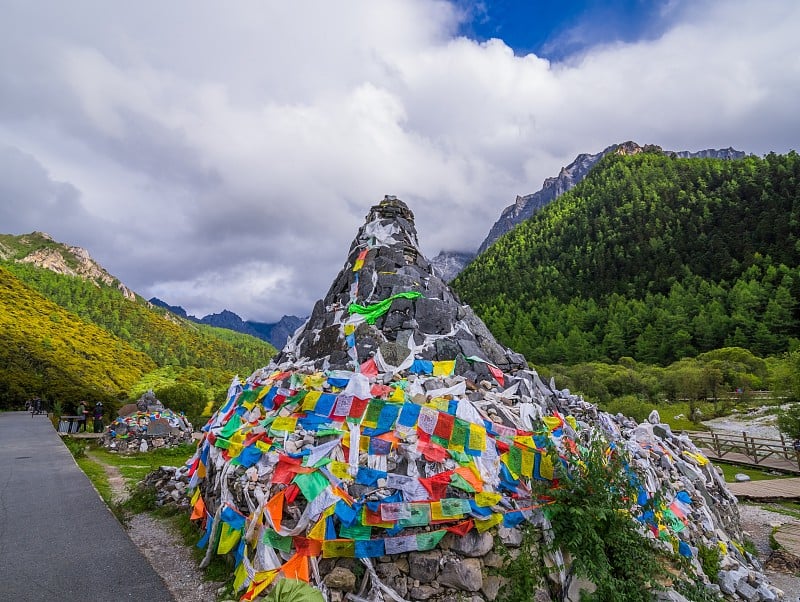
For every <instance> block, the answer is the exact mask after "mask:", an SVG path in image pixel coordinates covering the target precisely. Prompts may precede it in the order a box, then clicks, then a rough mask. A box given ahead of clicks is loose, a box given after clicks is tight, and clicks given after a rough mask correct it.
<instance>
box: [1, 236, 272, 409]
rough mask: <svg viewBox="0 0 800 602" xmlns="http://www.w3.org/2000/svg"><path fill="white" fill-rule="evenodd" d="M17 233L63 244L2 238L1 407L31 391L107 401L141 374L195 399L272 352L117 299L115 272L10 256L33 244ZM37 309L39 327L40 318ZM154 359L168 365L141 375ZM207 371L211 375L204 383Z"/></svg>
mask: <svg viewBox="0 0 800 602" xmlns="http://www.w3.org/2000/svg"><path fill="white" fill-rule="evenodd" d="M20 239H24V241H29V240H31V239H33V240H34V244H35V245H36V247H37V248H39V249H41V248H51V249H55V250H58V251H62V250H63V249H65V247H64V245H61V244H60V243H55V242H53V241H51V240H48V239H39V238H38V237H32V236H26V237H12V236H3V237H2V238H1V239H0V245H2V247H3V250H4V253H3V255H4V256H5V257H7V258H8V259H7V260H6V261H0V269H2V281H3V286H4V291H3V299H2V305H1V306H0V312H2V317H0V320H2V322H0V324H7V327H4V331H3V332H2V334H0V337H2V341H0V343H5V344H3V349H2V350H0V354H2V356H3V363H2V366H1V367H0V369H2V370H3V377H4V378H3V382H2V383H0V387H2V392H0V408H8V407H22V405H23V404H24V402H25V401H26V400H28V399H30V398H32V397H34V396H39V397H42V398H43V399H45V400H49V402H50V405H51V406H52V403H53V402H54V401H58V402H61V403H62V404H63V407H64V410H65V411H70V409H71V408H72V407H73V406H75V405H76V403H77V401H79V400H80V399H86V400H92V399H95V398H98V399H100V398H102V400H103V401H104V402H108V403H111V404H114V400H115V399H119V400H125V399H128V400H130V399H131V398H135V396H136V395H137V394H141V390H142V387H143V386H144V385H143V384H142V383H149V384H155V385H157V386H161V387H162V388H164V387H168V386H169V387H173V388H172V389H171V390H172V392H173V393H175V389H174V385H176V384H177V385H181V386H183V387H184V388H187V389H188V388H189V387H192V388H191V391H190V393H191V396H192V397H193V398H197V399H199V398H201V397H202V399H208V398H210V397H211V396H212V395H216V394H218V389H219V388H220V387H226V386H227V384H228V382H229V381H230V379H231V378H232V377H233V375H234V374H237V373H238V374H249V373H250V372H252V371H253V370H254V369H256V368H258V367H260V366H263V365H266V364H267V363H269V360H270V358H271V357H272V356H273V355H274V353H275V348H274V347H272V346H271V345H269V344H268V343H266V342H264V341H261V340H259V339H256V338H255V337H251V336H249V335H244V334H240V333H236V332H232V331H229V330H226V329H222V328H215V327H212V326H207V325H204V324H195V323H193V322H190V321H188V320H184V319H181V318H179V317H177V316H175V315H174V314H171V313H169V312H167V311H166V310H164V309H162V308H155V307H153V306H151V305H150V304H149V303H147V302H146V301H144V300H143V299H142V298H141V297H138V296H137V297H136V298H135V300H134V299H129V298H125V297H124V296H123V294H122V293H121V292H120V290H119V288H118V287H117V285H118V281H116V280H111V279H108V280H109V282H110V284H106V283H105V282H103V281H100V282H98V281H97V280H91V279H87V278H84V277H80V276H71V275H64V274H57V273H55V272H52V271H50V270H48V269H44V268H41V267H37V266H34V265H31V264H27V263H18V262H16V261H12V259H19V258H20V257H23V256H25V255H26V254H27V253H29V252H30V251H31V249H30V247H29V246H28V247H26V246H25V245H24V244H21V243H20ZM62 255H63V258H64V260H65V263H67V265H69V266H70V267H77V264H75V263H73V264H71V265H70V258H71V256H70V254H69V253H68V252H66V253H62ZM45 318H47V322H45V325H46V326H47V328H43V327H42V322H43V321H44V319H45ZM76 333H81V334H80V336H77V335H76ZM111 341H113V343H112V342H111ZM111 350H114V353H111V352H110V351H111ZM87 362H88V365H87ZM134 366H135V369H134V368H133V367H134ZM158 367H168V368H169V370H167V372H160V373H159V374H160V376H158V377H156V378H153V377H150V378H148V377H147V375H148V373H150V372H152V371H153V370H155V369H156V368H158ZM198 374H202V375H205V376H202V377H199V376H198ZM165 375H169V376H168V377H165ZM208 375H214V376H215V377H217V378H218V379H219V380H218V381H217V382H216V383H214V384H212V383H211V379H210V378H208ZM179 393H180V395H183V393H184V391H179ZM184 397H185V395H184ZM183 405H187V403H184V404H183ZM195 405H196V406H198V407H194V408H191V412H192V413H193V414H194V415H195V416H196V415H197V414H198V412H199V410H200V409H202V408H203V407H204V406H205V405H206V402H205V401H201V400H199V401H197V403H196V404H195ZM188 411H189V408H187V412H188Z"/></svg>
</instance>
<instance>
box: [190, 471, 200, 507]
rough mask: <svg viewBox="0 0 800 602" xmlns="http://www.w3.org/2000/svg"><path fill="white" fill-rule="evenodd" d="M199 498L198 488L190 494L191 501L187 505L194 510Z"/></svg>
mask: <svg viewBox="0 0 800 602" xmlns="http://www.w3.org/2000/svg"><path fill="white" fill-rule="evenodd" d="M198 465H199V464H198ZM199 497H200V488H199V487H198V488H197V489H195V490H194V493H193V494H192V499H191V500H190V502H189V505H190V506H191V507H192V508H194V505H195V504H196V503H197V500H198V498H199Z"/></svg>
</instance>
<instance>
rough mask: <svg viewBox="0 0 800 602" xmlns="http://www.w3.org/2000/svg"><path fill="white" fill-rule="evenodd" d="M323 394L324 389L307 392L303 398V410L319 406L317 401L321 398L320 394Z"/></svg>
mask: <svg viewBox="0 0 800 602" xmlns="http://www.w3.org/2000/svg"><path fill="white" fill-rule="evenodd" d="M321 395H322V391H309V392H308V393H306V396H305V397H304V398H303V406H302V409H303V410H306V411H307V410H313V409H314V408H315V407H317V401H318V400H319V398H320V396H321Z"/></svg>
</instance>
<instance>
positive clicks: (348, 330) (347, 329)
mask: <svg viewBox="0 0 800 602" xmlns="http://www.w3.org/2000/svg"><path fill="white" fill-rule="evenodd" d="M355 331H356V325H355V324H345V325H344V334H345V335H346V336H350V335H351V334H353V333H354V332H355Z"/></svg>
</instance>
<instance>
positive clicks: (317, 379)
mask: <svg viewBox="0 0 800 602" xmlns="http://www.w3.org/2000/svg"><path fill="white" fill-rule="evenodd" d="M327 378H328V377H327V376H325V375H324V374H322V373H321V372H317V373H316V374H309V375H308V376H306V377H305V379H304V380H303V384H304V385H305V386H306V388H307V389H317V388H319V387H321V386H322V383H324V382H325V379H327Z"/></svg>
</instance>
